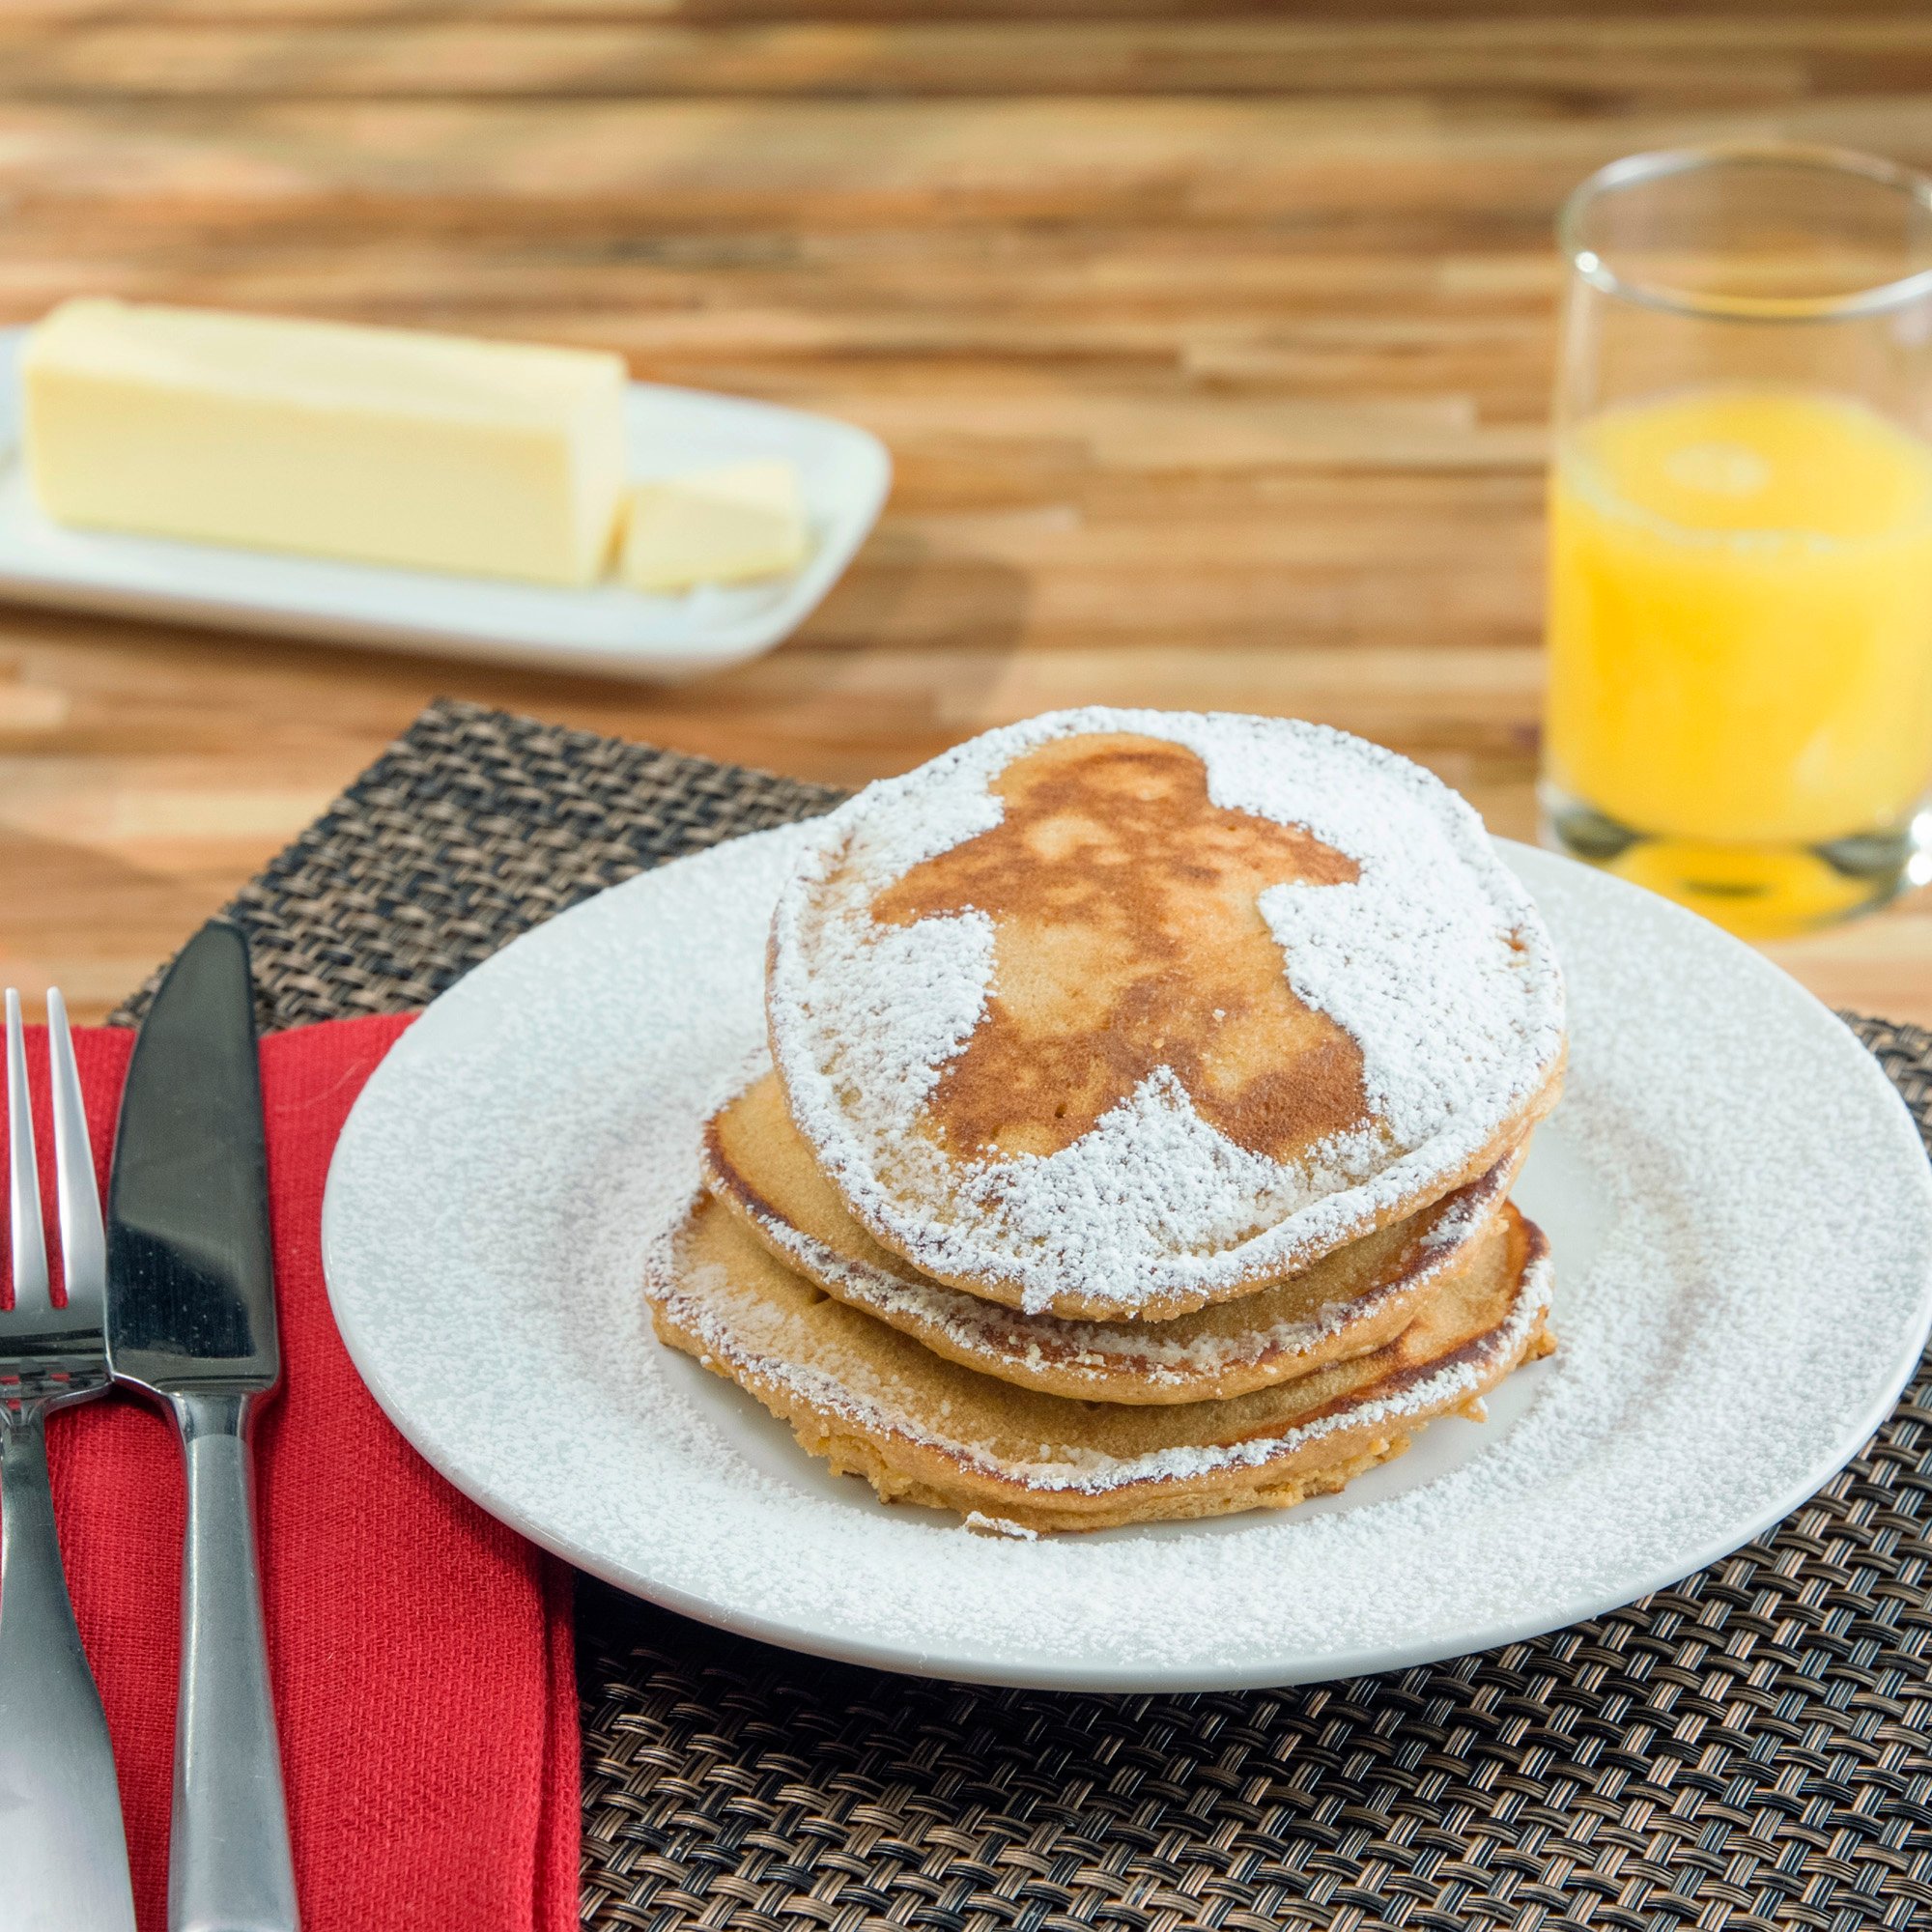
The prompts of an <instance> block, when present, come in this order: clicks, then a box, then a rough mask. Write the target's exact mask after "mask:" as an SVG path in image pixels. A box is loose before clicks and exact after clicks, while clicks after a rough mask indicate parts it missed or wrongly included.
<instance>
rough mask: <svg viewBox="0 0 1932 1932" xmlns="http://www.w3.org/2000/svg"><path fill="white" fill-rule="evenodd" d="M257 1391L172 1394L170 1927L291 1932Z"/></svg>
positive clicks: (291, 1878) (291, 1871)
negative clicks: (176, 1520)
mask: <svg viewBox="0 0 1932 1932" xmlns="http://www.w3.org/2000/svg"><path fill="white" fill-rule="evenodd" d="M169 1406H170V1407H171V1408H172V1409H173V1411H174V1417H175V1422H176V1424H177V1425H178V1427H179V1428H180V1430H181V1434H182V1447H183V1451H184V1454H185V1462H186V1469H187V1541H186V1544H185V1547H184V1549H183V1556H182V1650H181V1701H180V1705H179V1707H178V1709H177V1711H176V1715H175V1815H174V1833H173V1838H172V1841H171V1843H170V1846H169V1853H168V1926H169V1932H296V1927H297V1915H296V1881H295V1867H294V1863H293V1861H292V1860H291V1857H290V1853H289V1814H288V1804H287V1802H286V1800H285V1799H284V1797H283V1795H282V1757H281V1750H280V1748H279V1747H278V1746H277V1744H276V1742H275V1709H274V1704H273V1702H272V1700H271V1698H270V1691H269V1651H268V1643H267V1640H266V1637H265V1634H264V1632H263V1628H262V1579H261V1569H260V1565H259V1563H258V1561H257V1557H256V1551H255V1480H254V1457H253V1452H252V1449H251V1447H250V1442H249V1437H250V1435H251V1433H252V1425H253V1419H254V1406H255V1397H254V1395H253V1394H245V1395H229V1394H223V1395H177V1396H173V1397H171V1398H170V1400H169Z"/></svg>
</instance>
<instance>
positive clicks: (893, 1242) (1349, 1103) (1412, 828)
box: [766, 709, 1564, 1321]
mask: <svg viewBox="0 0 1932 1932" xmlns="http://www.w3.org/2000/svg"><path fill="white" fill-rule="evenodd" d="M769 969H770V970H769V973H768V976H767V981H768V982H767V998H766V1009H767V1014H768V1017H769V1021H770V1033H771V1042H772V1051H773V1058H774V1061H775V1063H776V1065H777V1067H778V1070H779V1073H780V1077H781V1081H782V1084H783V1087H784V1092H785V1097H786V1101H787V1105H788V1107H789V1109H790V1112H791V1115H792V1118H793V1120H794V1122H795V1123H796V1124H797V1126H798V1129H799V1131H800V1133H801V1134H802V1135H803V1137H804V1139H805V1141H806V1143H807V1145H808V1146H809V1147H810V1149H811V1151H812V1154H813V1157H814V1158H815V1160H816V1161H817V1163H818V1164H819V1166H820V1167H821V1168H822V1169H823V1170H824V1172H825V1174H826V1175H827V1176H828V1178H829V1179H831V1181H832V1182H833V1184H834V1185H835V1186H836V1187H837V1189H838V1193H839V1195H840V1196H841V1198H842V1199H843V1200H844V1202H845V1204H846V1206H847V1208H849V1210H850V1212H851V1213H852V1215H853V1216H854V1218H856V1219H857V1220H858V1221H859V1222H860V1223H861V1224H862V1225H863V1226H864V1227H865V1228H866V1229H867V1231H868V1232H869V1233H870V1234H871V1235H872V1236H873V1237H874V1238H875V1240H876V1241H877V1242H878V1243H879V1244H880V1245H882V1246H884V1247H885V1248H888V1249H890V1250H892V1251H893V1252H894V1253H895V1254H897V1255H899V1256H900V1257H902V1258H903V1259H904V1260H906V1261H908V1262H910V1263H911V1264H912V1265H913V1267H914V1268H915V1269H916V1270H917V1271H918V1272H919V1273H921V1274H923V1275H926V1276H928V1277H931V1278H932V1279H934V1280H937V1281H939V1282H942V1283H945V1284H947V1285H949V1286H952V1287H954V1288H958V1289H962V1290H964V1291H966V1292H968V1293H972V1294H975V1295H978V1296H980V1297H981V1298H982V1299H985V1300H990V1301H993V1302H997V1303H1000V1304H1001V1305H1003V1306H1006V1307H1009V1308H1018V1309H1022V1310H1024V1311H1026V1312H1028V1313H1035V1314H1037V1313H1051V1314H1054V1315H1057V1316H1061V1317H1064V1318H1069V1319H1077V1320H1095V1321H1119V1320H1122V1319H1153V1320H1158V1319H1166V1318H1171V1317H1175V1316H1179V1315H1183V1314H1186V1313H1188V1312H1190V1311H1192V1310H1195V1309H1200V1308H1204V1307H1208V1306H1209V1305H1211V1304H1213V1303H1215V1302H1218V1301H1223V1300H1227V1299H1231V1298H1233V1297H1236V1296H1239V1295H1243V1294H1247V1293H1251V1292H1252V1291H1253V1290H1254V1289H1256V1288H1258V1287H1260V1286H1262V1285H1263V1284H1264V1283H1268V1282H1271V1281H1276V1280H1280V1279H1282V1278H1284V1277H1286V1276H1289V1275H1292V1274H1294V1273H1296V1272H1298V1271H1300V1270H1302V1269H1305V1268H1307V1267H1309V1266H1311V1265H1312V1264H1314V1263H1316V1262H1318V1261H1320V1260H1321V1258H1322V1257H1323V1256H1324V1255H1328V1254H1332V1253H1334V1252H1335V1251H1336V1250H1338V1249H1340V1248H1342V1247H1345V1246H1346V1245H1347V1244H1348V1243H1350V1242H1351V1241H1355V1240H1359V1239H1360V1238H1362V1237H1363V1236H1367V1235H1369V1234H1372V1233H1374V1232H1375V1231H1376V1230H1377V1229H1379V1228H1383V1227H1387V1226H1389V1225H1391V1224H1392V1223H1395V1222H1397V1221H1401V1220H1404V1219H1406V1218H1407V1217H1408V1216H1411V1215H1413V1214H1415V1213H1416V1212H1418V1211H1419V1210H1421V1209H1422V1208H1427V1207H1428V1206H1430V1205H1431V1204H1432V1203H1434V1202H1436V1201H1439V1200H1441V1199H1442V1198H1443V1197H1444V1196H1446V1195H1449V1194H1451V1193H1453V1192H1455V1191H1456V1190H1457V1189H1459V1188H1462V1187H1464V1186H1467V1185H1469V1184H1471V1183H1472V1182H1475V1181H1477V1180H1479V1179H1481V1178H1482V1177H1483V1176H1484V1175H1485V1174H1487V1173H1488V1172H1489V1171H1490V1170H1491V1169H1492V1168H1493V1167H1494V1166H1495V1165H1496V1164H1497V1163H1498V1162H1499V1161H1500V1160H1501V1159H1502V1158H1503V1157H1504V1156H1505V1155H1506V1154H1507V1153H1508V1152H1509V1151H1510V1150H1512V1149H1513V1148H1515V1147H1517V1146H1518V1145H1520V1143H1521V1142H1522V1141H1523V1139H1524V1138H1525V1137H1526V1135H1527V1133H1528V1131H1529V1129H1530V1127H1531V1126H1532V1125H1533V1124H1534V1122H1536V1121H1537V1120H1538V1119H1540V1118H1541V1117H1542V1115H1543V1114H1544V1113H1546V1112H1547V1111H1548V1108H1549V1107H1550V1106H1551V1105H1552V1104H1553V1103H1554V1100H1555V1097H1556V1094H1557V1090H1558V1088H1559V1086H1560V1082H1561V1075H1562V1066H1563V1053H1564V1022H1563V996H1562V982H1561V978H1560V975H1559V974H1558V972H1557V968H1556V963H1555V959H1554V954H1553V952H1552V950H1551V947H1550V943H1549V939H1548V933H1547V931H1546V930H1545V928H1544V925H1543V923H1542V921H1541V919H1540V918H1539V916H1538V914H1537V912H1536V910H1535V907H1534V906H1533V905H1532V904H1531V902H1530V900H1529V897H1528V895H1527V894H1526V893H1525V892H1524V890H1523V888H1522V887H1521V885H1520V883H1519V882H1518V880H1517V879H1516V877H1515V875H1514V874H1513V873H1511V872H1510V871H1509V870H1508V869H1507V868H1506V867H1504V866H1503V865H1502V864H1501V862H1500V861H1499V860H1498V859H1497V857H1496V855H1495V852H1494V850H1493V848H1492V845H1491V843H1490V841H1489V838H1488V836H1487V835H1486V834H1485V833H1484V831H1483V828H1482V822H1481V820H1480V819H1479V818H1477V816H1476V814H1475V813H1474V812H1473V811H1472V810H1470V809H1469V807H1468V806H1466V805H1465V804H1464V803H1463V801H1462V800H1461V799H1459V798H1457V797H1456V795H1455V794H1454V793H1453V792H1451V791H1449V790H1448V789H1447V787H1445V786H1444V785H1442V784H1441V783H1440V782H1439V781H1437V780H1435V778H1433V777H1432V776H1431V775H1430V774H1429V773H1427V772H1425V771H1423V770H1421V769H1420V767H1418V766H1415V765H1412V764H1410V763H1409V762H1408V761H1407V760H1406V759H1404V758H1400V757H1397V756H1396V755H1395V754H1394V753H1389V752H1385V751H1382V750H1380V749H1379V748H1378V747H1376V746H1372V745H1369V744H1366V743H1365V742H1363V741H1362V740H1360V739H1357V738H1351V737H1350V736H1348V735H1347V734H1346V733H1342V732H1338V731H1331V730H1326V729H1324V728H1322V727H1321V726H1318V725H1302V724H1297V723H1293V722H1288V721H1281V720H1270V719H1258V718H1240V717H1234V716H1229V715H1216V716H1201V715H1197V714H1191V713H1183V712H1116V711H1106V710H1098V709H1094V710H1087V711H1077V712H1062V713H1056V714H1051V715H1049V716H1047V717H1044V718H1037V719H1034V720H1031V721H1029V722H1028V723H1027V724H1025V725H1014V726H1010V727H1009V728H1007V729H1005V730H1001V731H994V732H989V733H987V734H986V735H984V736H983V737H980V738H977V739H974V740H972V741H970V742H969V743H968V744H965V745H962V746H960V747H958V748H956V749H955V750H954V751H952V752H950V753H946V754H945V755H944V756H943V757H940V758H937V759H934V760H933V761H932V762H931V763H930V764H928V765H925V766H922V767H921V768H920V769H919V770H918V771H915V772H912V773H909V774H908V775H906V776H905V777H904V778H900V779H895V780H889V781H884V782H883V783H880V784H875V785H871V786H868V787H867V789H866V790H865V791H864V792H862V793H860V794H859V796H858V797H857V798H855V799H853V800H851V801H849V802H848V803H847V804H846V805H844V806H842V807H840V808H839V809H838V810H837V811H835V812H834V813H832V814H831V815H830V816H829V817H828V818H827V819H825V820H824V821H823V823H822V826H821V827H820V829H819V831H818V833H817V835H816V836H815V838H813V839H812V840H811V842H810V845H809V846H808V848H807V850H806V851H805V852H804V854H803V855H802V856H801V859H800V861H799V863H798V865H797V867H796V868H795V869H794V872H793V874H792V876H791V878H790V879H789V880H788V881H787V883H786V885H785V887H784V889H783V891H782V893H781V896H780V899H779V903H778V907H777V909H776V912H775V914H774V917H773V923H772V936H771V946H770V954H769Z"/></svg>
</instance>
